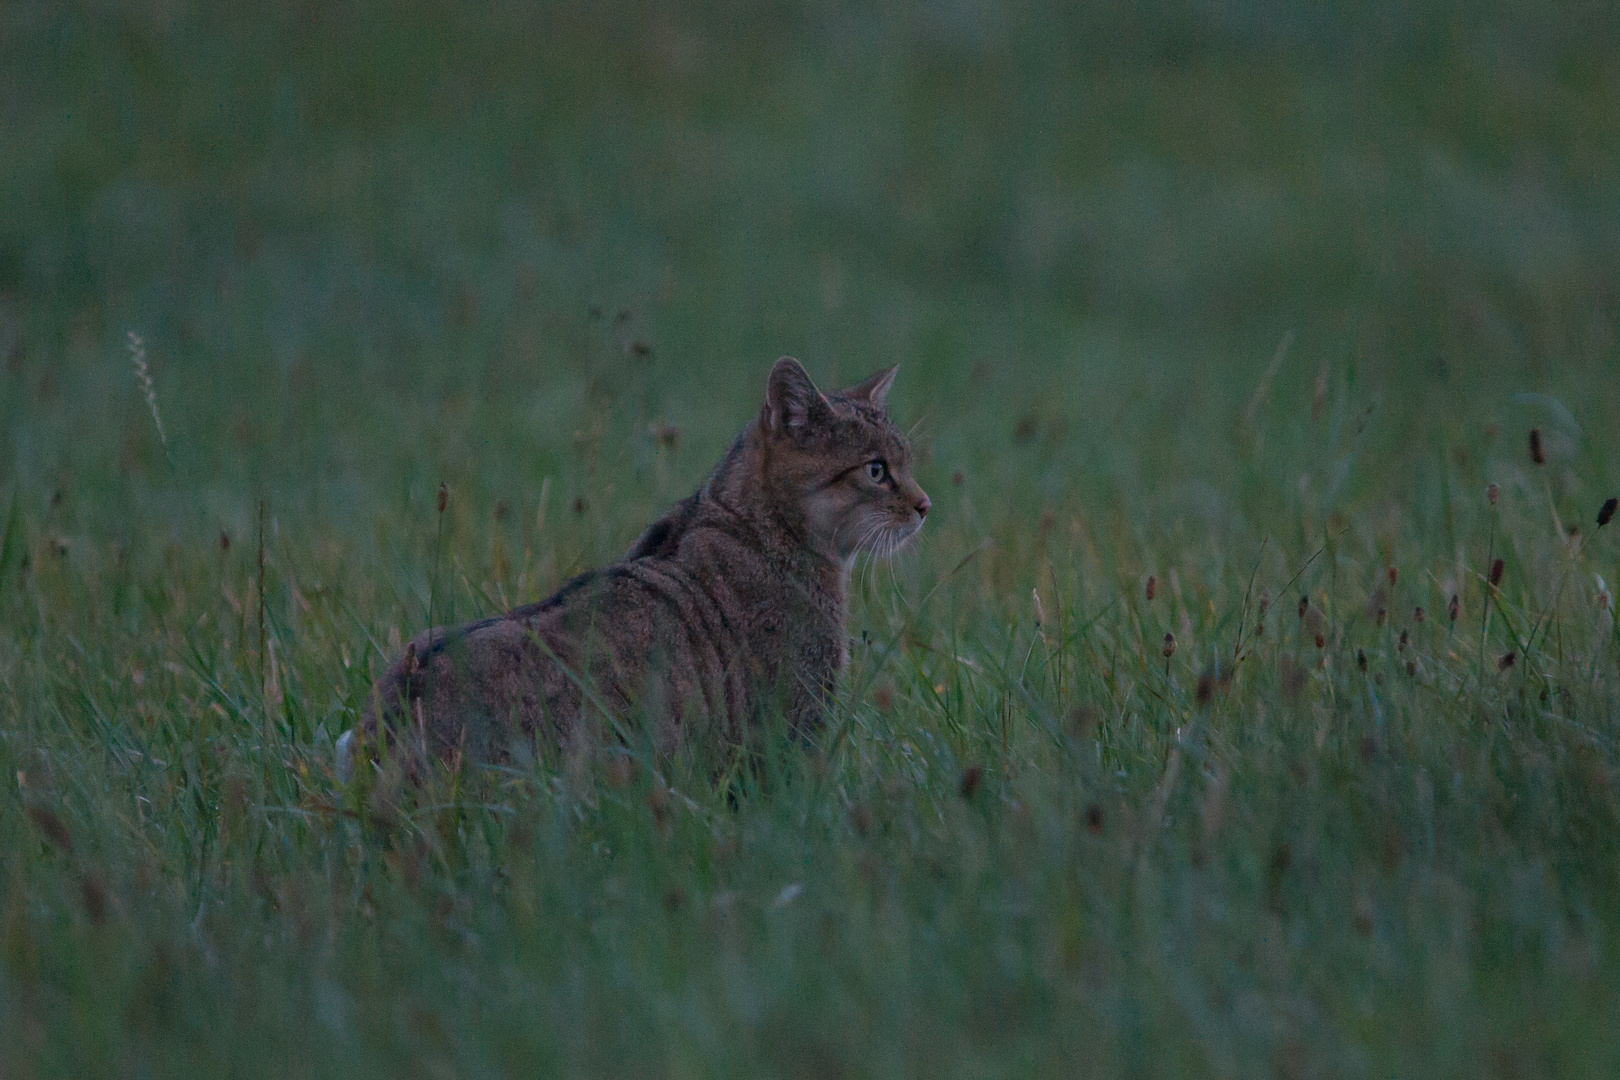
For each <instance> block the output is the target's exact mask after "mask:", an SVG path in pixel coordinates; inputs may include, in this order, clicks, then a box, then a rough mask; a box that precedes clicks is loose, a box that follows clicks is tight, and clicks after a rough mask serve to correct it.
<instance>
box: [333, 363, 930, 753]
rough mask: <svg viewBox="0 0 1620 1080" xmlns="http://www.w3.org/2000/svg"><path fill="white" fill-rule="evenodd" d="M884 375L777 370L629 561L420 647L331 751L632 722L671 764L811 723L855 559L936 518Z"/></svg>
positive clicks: (829, 680)
mask: <svg viewBox="0 0 1620 1080" xmlns="http://www.w3.org/2000/svg"><path fill="white" fill-rule="evenodd" d="M893 378H894V369H893V368H890V369H888V370H886V371H883V372H879V373H878V374H876V375H874V376H872V377H871V378H870V379H868V380H867V381H866V382H864V383H861V384H860V385H859V386H855V387H852V388H850V389H848V390H845V391H841V392H837V393H832V394H823V393H821V392H820V391H819V390H817V389H816V387H815V384H814V383H812V382H811V380H810V377H809V376H808V375H807V374H806V373H805V371H804V369H803V368H802V367H800V366H799V364H798V362H797V361H795V360H793V359H791V358H789V357H783V358H782V359H781V360H779V361H777V363H776V366H775V367H774V368H773V369H772V370H771V375H770V380H769V383H768V385H767V389H766V400H765V404H764V405H763V407H762V408H761V409H760V412H759V415H758V417H757V418H756V419H755V420H754V421H753V422H752V423H751V424H749V425H748V427H747V428H746V429H744V431H743V432H742V434H741V435H740V436H738V438H737V440H736V442H735V443H734V444H733V445H732V447H731V449H730V450H729V451H728V452H727V453H726V455H725V456H724V457H723V458H722V459H721V460H720V463H719V464H718V465H717V466H715V469H714V472H713V473H712V474H710V476H709V478H708V480H707V481H706V482H705V483H704V484H703V486H702V487H701V488H699V489H698V490H697V492H696V493H694V494H693V495H692V496H691V497H689V498H687V499H686V500H684V501H683V502H681V503H679V504H678V505H677V506H675V507H674V508H673V509H672V510H670V511H669V513H667V514H665V515H664V516H663V517H662V518H660V519H659V520H657V521H656V522H654V523H653V524H652V525H651V526H650V527H648V529H647V530H646V532H644V533H643V534H642V535H641V538H640V539H638V540H637V541H636V542H635V544H634V545H632V546H631V548H630V550H629V551H628V552H626V553H625V556H624V558H623V559H621V560H620V561H619V562H617V563H615V564H614V565H612V566H609V567H606V568H604V569H601V570H595V571H591V572H589V573H586V574H583V575H581V576H579V577H577V578H575V579H574V580H572V581H570V582H568V583H567V584H566V585H564V586H563V587H562V588H561V589H559V590H558V591H557V592H556V593H554V594H553V595H552V596H551V597H549V598H547V599H546V600H543V601H541V602H540V603H538V604H531V605H529V606H527V607H522V608H518V609H516V610H514V611H510V612H508V613H507V614H505V615H502V616H498V617H495V618H490V619H482V620H480V621H478V622H474V623H469V624H467V625H465V626H461V627H458V628H455V629H449V630H447V629H443V628H440V629H433V630H429V631H426V632H424V633H422V634H419V635H418V636H417V637H416V638H415V639H414V640H413V641H411V642H410V644H409V645H408V646H406V649H405V651H404V654H403V655H402V656H401V657H400V658H399V659H398V660H396V661H395V662H394V663H393V664H392V665H390V667H389V669H388V671H387V672H386V673H385V674H384V675H383V676H382V678H381V679H379V680H378V681H377V684H376V686H375V687H374V688H373V691H372V695H371V701H370V703H369V704H368V706H367V708H366V709H365V712H364V715H363V717H362V719H361V723H360V727H359V729H358V731H357V732H356V733H350V734H348V735H345V737H344V739H343V740H342V741H341V743H340V762H339V764H340V768H342V769H343V771H345V772H347V771H348V766H349V760H350V758H351V757H352V755H353V753H354V751H355V749H356V747H355V746H354V743H355V742H356V741H358V743H359V744H360V747H361V748H369V750H370V751H371V752H373V753H374V752H375V749H376V747H377V745H378V740H377V733H378V729H379V720H381V728H382V731H383V733H384V737H385V739H386V740H387V742H389V743H390V744H392V745H395V746H403V747H404V748H406V749H407V750H408V752H409V755H408V756H409V757H410V758H411V759H413V760H416V761H421V760H423V759H424V757H425V756H428V755H431V756H434V757H438V758H439V759H441V760H454V759H456V758H458V757H459V756H460V755H462V754H466V755H467V756H469V757H471V758H472V759H474V760H482V761H490V760H500V759H502V758H504V757H506V756H507V755H508V753H509V752H510V751H511V750H513V749H514V748H516V747H517V746H519V745H525V744H526V745H527V747H528V748H529V749H531V750H534V751H538V752H539V753H541V754H547V753H549V752H551V751H552V750H553V749H562V748H569V747H573V746H580V745H583V742H582V739H581V736H582V735H589V734H591V733H593V732H601V733H608V732H616V733H617V735H618V737H619V738H629V737H631V735H630V733H631V732H632V730H634V729H635V727H636V725H637V724H638V722H640V721H645V722H647V723H648V724H650V725H651V730H650V732H648V734H650V735H651V737H652V741H653V744H654V745H655V746H656V747H657V748H658V749H659V750H660V751H662V752H668V751H670V750H673V749H675V748H676V747H678V746H681V745H682V744H683V743H684V742H685V741H686V740H689V739H704V740H711V741H715V742H716V744H717V745H731V744H736V743H737V742H739V741H740V740H741V739H742V738H743V737H744V736H745V735H746V732H747V730H748V727H749V725H751V724H753V723H755V722H757V721H758V720H759V719H760V718H761V717H762V716H764V715H766V714H768V713H770V712H772V711H775V710H779V711H780V712H781V713H782V714H783V715H784V716H785V717H786V719H787V721H788V722H789V724H790V725H791V726H792V727H793V729H794V730H797V731H805V730H809V729H812V728H814V727H815V726H816V725H817V724H818V723H819V722H820V721H821V718H822V715H823V712H824V710H825V708H826V705H827V700H828V695H829V694H830V693H831V691H832V689H833V687H834V684H835V680H836V678H837V675H838V673H839V671H840V669H841V668H842V667H843V665H844V662H845V659H846V640H847V639H846V636H845V608H846V592H847V588H848V583H849V574H850V568H851V566H852V564H853V562H854V558H855V555H856V553H857V552H859V551H863V550H865V551H874V552H880V553H888V552H892V551H893V550H895V549H896V548H898V547H899V546H900V545H901V544H903V543H904V542H905V541H906V540H908V539H909V538H910V537H911V535H912V534H914V533H915V532H916V531H917V529H918V528H920V527H921V526H922V522H923V518H924V517H925V516H926V515H927V513H928V507H929V502H928V496H927V495H926V494H925V493H924V492H923V490H922V488H920V487H918V486H917V484H916V482H915V481H914V480H913V479H912V478H911V470H910V447H909V445H908V443H907V441H906V438H905V436H904V435H902V434H901V432H900V431H899V430H898V429H897V428H896V427H895V426H894V424H893V423H891V422H890V420H889V418H888V414H887V412H886V411H885V408H884V397H885V395H886V394H887V392H888V388H889V385H890V383H891V382H892V381H893ZM874 463H881V464H882V468H881V469H876V468H875V467H874ZM875 473H876V474H879V475H874V474H875ZM356 736H358V738H357V739H356Z"/></svg>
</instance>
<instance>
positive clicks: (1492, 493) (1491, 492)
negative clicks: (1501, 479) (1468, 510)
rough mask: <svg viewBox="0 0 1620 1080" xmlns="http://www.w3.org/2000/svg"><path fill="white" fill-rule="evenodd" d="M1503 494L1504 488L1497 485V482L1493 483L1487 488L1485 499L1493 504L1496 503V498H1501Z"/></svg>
mask: <svg viewBox="0 0 1620 1080" xmlns="http://www.w3.org/2000/svg"><path fill="white" fill-rule="evenodd" d="M1501 495H1502V489H1501V488H1499V487H1497V486H1496V485H1495V484H1492V485H1490V486H1489V487H1487V488H1486V489H1485V501H1486V502H1488V503H1490V504H1491V505H1492V506H1495V505H1496V500H1497V499H1499V498H1500V497H1501Z"/></svg>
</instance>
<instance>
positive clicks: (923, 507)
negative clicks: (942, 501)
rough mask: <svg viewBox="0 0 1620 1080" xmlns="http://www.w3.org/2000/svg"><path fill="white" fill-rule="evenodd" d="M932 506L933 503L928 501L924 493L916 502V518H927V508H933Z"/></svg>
mask: <svg viewBox="0 0 1620 1080" xmlns="http://www.w3.org/2000/svg"><path fill="white" fill-rule="evenodd" d="M933 505H934V504H933V503H931V502H929V501H928V496H927V494H926V493H925V494H924V495H923V496H922V498H920V499H918V500H917V516H918V517H922V518H925V517H927V516H928V508H929V507H931V506H933Z"/></svg>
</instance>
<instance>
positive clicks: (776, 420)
mask: <svg viewBox="0 0 1620 1080" xmlns="http://www.w3.org/2000/svg"><path fill="white" fill-rule="evenodd" d="M830 408H831V406H829V405H828V404H827V398H826V396H825V395H823V394H822V392H821V391H820V390H817V389H816V384H815V383H813V382H811V381H810V375H809V374H808V373H807V372H806V371H805V370H804V368H803V367H802V366H800V364H799V362H798V361H797V360H795V359H793V357H791V356H784V357H782V359H780V360H778V361H777V362H776V366H775V367H773V368H771V378H770V381H769V382H768V383H766V384H765V409H764V417H763V419H764V421H765V426H766V428H767V429H768V430H769V431H771V432H772V433H774V434H779V435H781V434H787V435H793V434H797V433H799V432H801V431H803V430H804V429H805V428H806V427H808V426H809V425H810V423H811V422H812V421H814V420H816V419H817V418H818V417H820V416H822V415H824V414H825V413H826V412H827V411H828V410H829V409H830Z"/></svg>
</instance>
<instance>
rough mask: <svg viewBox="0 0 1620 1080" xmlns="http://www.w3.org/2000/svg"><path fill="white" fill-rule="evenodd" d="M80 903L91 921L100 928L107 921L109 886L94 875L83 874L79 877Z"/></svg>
mask: <svg viewBox="0 0 1620 1080" xmlns="http://www.w3.org/2000/svg"><path fill="white" fill-rule="evenodd" d="M79 901H80V903H82V904H83V905H84V913H85V914H86V915H88V916H90V921H91V922H92V923H95V924H96V925H97V926H100V925H101V924H102V923H104V922H106V921H107V908H108V907H109V906H110V905H109V903H108V900H107V886H105V885H103V884H102V883H101V879H100V878H98V877H96V876H95V875H94V874H81V875H80V876H79Z"/></svg>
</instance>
